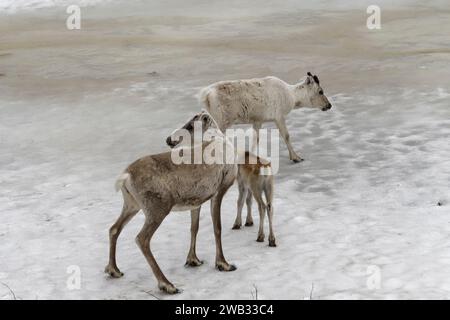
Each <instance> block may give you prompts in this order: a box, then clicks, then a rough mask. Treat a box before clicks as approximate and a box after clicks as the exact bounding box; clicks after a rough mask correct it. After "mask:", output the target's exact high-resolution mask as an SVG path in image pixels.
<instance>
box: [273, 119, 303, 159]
mask: <svg viewBox="0 0 450 320" xmlns="http://www.w3.org/2000/svg"><path fill="white" fill-rule="evenodd" d="M275 123H276V124H277V127H278V130H280V134H281V136H282V137H283V140H284V142H285V143H286V146H287V148H288V150H289V159H291V160H292V161H294V162H300V161H303V159H302V158H301V157H300V156H298V155H297V154H296V153H295V151H294V148H293V147H292V145H291V141H290V140H289V132H288V130H287V127H286V121H285V120H284V118H280V119H277V120H275Z"/></svg>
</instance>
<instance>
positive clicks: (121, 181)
mask: <svg viewBox="0 0 450 320" xmlns="http://www.w3.org/2000/svg"><path fill="white" fill-rule="evenodd" d="M129 178H130V174H129V173H128V172H124V173H122V174H121V175H120V176H119V177H118V178H117V180H116V184H115V187H116V192H117V191H119V190H120V189H122V187H123V185H124V184H125V181H127V180H128V179H129Z"/></svg>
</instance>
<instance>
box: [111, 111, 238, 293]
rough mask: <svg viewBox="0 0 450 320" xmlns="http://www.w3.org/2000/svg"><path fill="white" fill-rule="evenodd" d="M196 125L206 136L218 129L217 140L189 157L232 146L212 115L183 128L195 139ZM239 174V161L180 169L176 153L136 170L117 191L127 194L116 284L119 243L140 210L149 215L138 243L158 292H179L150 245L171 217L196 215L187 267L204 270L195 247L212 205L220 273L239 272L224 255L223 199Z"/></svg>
mask: <svg viewBox="0 0 450 320" xmlns="http://www.w3.org/2000/svg"><path fill="white" fill-rule="evenodd" d="M195 121H201V122H202V130H203V133H204V132H205V131H206V130H208V129H209V130H211V129H213V130H214V129H215V130H216V132H215V138H214V139H213V140H211V141H208V142H205V143H202V144H201V145H197V146H195V145H194V146H193V147H189V148H191V149H190V150H187V149H183V151H189V152H190V154H195V152H197V151H195V150H192V149H194V148H200V149H201V150H200V151H203V150H204V149H205V148H206V147H208V146H209V145H210V144H211V143H219V144H220V143H223V144H226V143H229V142H228V140H227V139H226V137H224V135H223V134H222V133H221V132H220V130H218V129H217V125H216V123H215V122H214V119H212V117H211V116H210V115H209V114H208V113H207V112H205V111H203V112H201V113H199V114H197V115H196V116H195V117H193V118H192V119H191V120H190V121H189V122H188V123H187V124H186V125H185V126H184V127H183V128H190V130H189V131H190V132H191V133H192V130H193V128H194V122H195ZM168 141H170V143H171V144H173V145H176V144H177V142H173V141H171V140H170V138H169V139H168ZM231 148H233V146H232V145H231ZM226 163H227V162H226ZM236 173H237V164H236V161H234V163H232V164H209V165H205V164H184V163H182V164H175V163H174V162H173V161H172V157H171V152H165V153H160V154H155V155H150V156H146V157H143V158H140V159H138V160H136V161H135V162H133V163H132V164H130V165H129V166H128V167H127V169H126V170H125V171H124V173H123V174H122V175H121V176H120V177H119V179H118V180H117V182H116V188H117V189H118V190H121V191H122V195H123V200H124V204H123V209H122V213H121V215H120V217H119V218H118V219H117V221H116V222H115V223H114V225H113V226H112V227H111V228H110V230H109V239H110V253H109V263H108V265H107V266H106V268H105V272H106V273H108V274H109V275H111V276H112V277H114V278H119V277H121V276H122V275H123V273H122V272H120V270H119V268H118V267H117V264H116V244H117V238H118V237H119V234H120V232H121V231H122V229H123V227H124V226H125V225H126V224H127V223H128V222H129V221H130V220H131V219H132V218H133V217H134V216H135V215H136V213H138V212H139V210H142V211H143V212H144V214H145V223H144V226H143V227H142V229H141V231H140V232H139V234H138V235H137V237H136V242H137V244H138V246H139V248H140V249H141V251H142V253H143V254H144V256H145V258H146V259H147V262H148V264H149V265H150V267H151V269H152V271H153V274H154V275H155V277H156V279H157V280H158V287H159V288H160V289H161V290H163V291H166V292H167V293H170V294H173V293H177V292H179V290H178V289H177V288H175V286H174V285H173V284H172V283H171V282H169V280H167V278H166V277H165V276H164V274H163V273H162V271H161V269H160V268H159V266H158V264H157V263H156V260H155V258H154V257H153V254H152V252H151V250H150V240H151V239H152V236H153V234H154V233H155V231H156V230H157V229H158V227H159V226H160V224H161V222H162V221H163V220H164V218H165V217H166V216H167V215H168V214H169V213H170V212H171V211H179V210H180V211H181V210H191V222H192V225H191V247H190V250H189V254H188V257H187V260H186V264H187V265H190V266H199V265H201V264H202V262H201V261H200V260H199V259H198V258H197V255H196V252H195V242H196V238H197V232H198V227H199V215H200V207H201V205H202V204H203V203H204V202H206V201H208V200H210V199H211V215H212V220H213V225H214V235H215V241H216V267H217V268H218V269H219V270H220V271H233V270H235V269H236V267H235V266H234V265H231V264H229V263H228V262H227V261H226V260H225V257H224V255H223V251H222V240H221V228H222V227H221V221H220V220H221V218H220V215H221V213H220V207H221V203H222V198H223V196H224V195H225V193H226V192H227V190H228V189H229V188H230V187H231V185H232V184H233V182H234V179H235V177H236Z"/></svg>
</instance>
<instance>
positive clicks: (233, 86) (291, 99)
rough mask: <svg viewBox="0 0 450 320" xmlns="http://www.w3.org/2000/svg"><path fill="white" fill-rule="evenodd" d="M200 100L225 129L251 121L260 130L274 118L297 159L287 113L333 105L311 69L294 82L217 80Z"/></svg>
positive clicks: (292, 156) (298, 160)
mask: <svg viewBox="0 0 450 320" xmlns="http://www.w3.org/2000/svg"><path fill="white" fill-rule="evenodd" d="M200 100H201V101H202V102H203V103H204V104H205V106H206V110H207V111H208V112H209V113H210V114H211V116H212V117H213V118H214V119H215V120H216V121H217V123H218V124H219V127H220V129H221V130H222V131H223V130H225V129H226V128H228V127H230V126H232V125H233V124H246V123H248V124H252V125H253V128H254V129H255V130H256V132H257V133H258V132H259V129H260V128H261V126H262V123H264V122H268V121H275V123H276V125H277V127H278V130H279V131H280V133H281V136H282V137H283V140H284V142H285V143H286V145H287V148H288V150H289V158H290V159H291V160H292V161H294V162H300V161H302V160H303V159H302V158H301V157H300V156H299V155H297V154H296V153H295V151H294V149H293V147H292V145H291V142H290V139H289V133H288V130H287V128H286V121H285V118H286V116H287V115H288V113H289V112H291V110H292V109H298V108H302V107H313V108H319V109H321V110H322V111H326V110H329V109H330V108H331V103H330V102H329V101H328V99H327V97H326V96H325V95H324V93H323V89H322V88H321V86H320V84H319V78H318V77H317V76H316V75H314V76H313V75H312V74H311V73H310V72H308V73H307V76H306V78H305V79H304V80H303V81H301V82H300V83H297V84H294V85H290V84H287V83H286V82H284V81H283V80H280V79H278V78H276V77H266V78H255V79H248V80H235V81H221V82H217V83H214V84H212V85H210V86H208V87H206V88H204V89H203V90H202V91H201V92H200ZM258 140H259V137H258V134H257V135H256V141H257V142H258Z"/></svg>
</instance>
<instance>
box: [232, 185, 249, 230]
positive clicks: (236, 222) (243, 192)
mask: <svg viewBox="0 0 450 320" xmlns="http://www.w3.org/2000/svg"><path fill="white" fill-rule="evenodd" d="M238 188H239V198H238V201H237V214H236V220H234V224H233V229H240V228H241V225H242V207H243V206H244V201H245V197H246V196H247V193H248V192H247V191H248V190H247V188H246V187H245V184H244V183H243V182H242V181H241V180H240V179H238ZM250 196H251V195H250Z"/></svg>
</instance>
